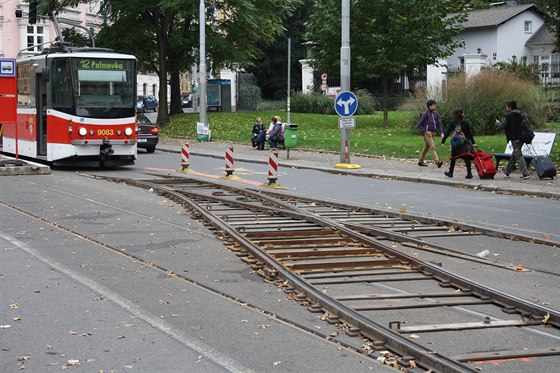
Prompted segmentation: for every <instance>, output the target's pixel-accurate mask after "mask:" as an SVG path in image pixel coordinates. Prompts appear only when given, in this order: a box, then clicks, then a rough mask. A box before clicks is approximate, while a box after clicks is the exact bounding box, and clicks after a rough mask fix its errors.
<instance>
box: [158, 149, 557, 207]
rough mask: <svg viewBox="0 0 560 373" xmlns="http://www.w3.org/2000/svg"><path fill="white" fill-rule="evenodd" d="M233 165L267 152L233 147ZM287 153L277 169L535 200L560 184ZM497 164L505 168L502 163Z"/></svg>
mask: <svg viewBox="0 0 560 373" xmlns="http://www.w3.org/2000/svg"><path fill="white" fill-rule="evenodd" d="M183 142H185V141H183V140H181V139H164V138H160V142H159V144H158V146H157V147H158V149H159V150H162V151H169V152H177V153H180V152H181V144H182V143H183ZM188 142H189V149H190V154H191V155H197V156H208V157H213V158H222V159H223V158H224V157H225V148H226V146H227V145H228V144H227V143H222V142H216V141H210V142H198V141H196V140H188ZM233 147H234V156H235V161H236V162H240V161H242V162H252V163H264V164H267V163H268V150H261V151H259V150H254V149H253V148H252V147H251V145H250V144H233ZM287 155H288V153H287V150H279V168H282V167H290V168H292V167H295V168H308V169H314V170H319V171H323V172H330V173H333V174H349V175H354V176H363V177H374V178H382V179H392V180H400V181H409V182H416V183H430V184H440V185H449V186H457V187H463V188H470V189H475V190H484V191H490V192H497V193H505V194H516V195H530V196H535V197H545V198H554V199H560V182H559V181H558V178H554V180H550V179H544V180H540V179H539V178H538V177H537V176H536V174H535V173H534V172H532V175H531V178H530V179H528V180H523V179H520V178H519V176H520V175H521V174H520V173H518V172H514V173H512V174H511V176H510V177H509V178H505V177H504V176H503V175H502V174H501V173H500V172H499V171H498V173H497V174H496V176H495V178H494V179H493V180H492V179H486V180H481V179H480V178H479V177H478V175H477V173H476V170H475V169H474V165H473V174H474V178H472V179H470V180H469V179H465V175H466V170H465V166H464V164H463V163H462V161H458V162H457V165H456V167H455V172H454V174H455V177H453V178H449V177H447V176H445V175H444V174H443V172H444V171H446V170H447V169H448V167H449V162H445V158H444V157H443V153H442V159H443V160H444V165H443V166H442V167H441V168H437V167H436V165H435V164H434V163H433V162H430V161H429V160H428V164H429V167H419V166H418V160H417V159H394V158H391V159H383V158H380V157H373V156H362V155H360V156H358V155H354V154H350V161H351V164H357V165H360V166H361V168H358V169H345V168H335V167H334V166H335V164H337V163H340V154H339V153H333V152H320V151H308V150H300V149H292V150H290V152H289V159H287ZM501 165H504V166H505V163H504V162H502V164H501Z"/></svg>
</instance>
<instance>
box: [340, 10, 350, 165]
mask: <svg viewBox="0 0 560 373" xmlns="http://www.w3.org/2000/svg"><path fill="white" fill-rule="evenodd" d="M340 91H341V92H346V91H350V0H342V45H341V47H340ZM347 146H348V148H349V147H350V129H349V128H341V129H340V163H350V150H349V149H346V147H347Z"/></svg>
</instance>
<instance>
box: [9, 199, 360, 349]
mask: <svg viewBox="0 0 560 373" xmlns="http://www.w3.org/2000/svg"><path fill="white" fill-rule="evenodd" d="M73 196H74V197H78V198H83V197H80V196H75V195H73ZM0 205H1V206H4V207H5V208H8V209H11V210H13V211H16V212H18V213H19V214H22V215H24V216H26V217H28V218H31V219H35V220H37V221H41V222H42V223H44V224H46V225H48V226H50V227H51V228H53V229H56V230H59V231H62V232H64V233H66V234H69V235H71V236H74V237H76V238H78V239H80V240H83V241H86V242H88V243H90V244H93V245H94V246H96V247H99V248H100V249H102V250H107V251H109V252H111V253H113V254H115V255H118V256H122V257H125V258H128V259H130V260H132V261H134V262H137V263H139V264H140V265H141V267H140V268H150V269H152V270H154V271H157V272H160V273H161V274H162V275H164V276H165V277H166V278H173V279H176V280H178V281H180V282H183V283H187V284H189V285H192V286H195V287H197V288H199V289H202V290H204V291H206V292H208V293H211V294H213V295H215V296H218V297H221V298H224V299H227V300H228V301H229V302H231V303H233V304H236V305H238V306H240V307H243V308H246V309H249V310H252V311H253V312H255V313H257V314H258V315H265V316H266V317H268V318H270V319H271V320H275V321H277V322H280V323H282V324H284V325H288V326H290V327H292V328H295V329H297V330H300V331H302V332H304V333H308V334H311V335H314V336H316V337H318V338H321V339H323V340H325V341H328V342H329V343H333V344H335V345H336V346H337V348H344V349H347V350H349V351H352V352H355V353H358V354H360V355H362V356H363V358H367V354H366V352H367V348H368V346H367V344H362V341H358V342H356V341H353V340H344V339H341V338H337V335H336V334H337V333H334V334H333V333H328V332H327V333H325V332H322V331H321V330H319V329H317V328H316V327H312V326H310V325H306V324H305V323H300V322H298V321H297V320H294V319H291V318H288V317H284V316H282V315H281V314H279V313H277V312H275V311H273V310H269V309H266V308H263V307H262V306H259V305H256V304H252V303H251V302H250V301H248V300H246V299H243V298H240V297H239V296H238V295H232V294H229V293H228V292H227V291H225V290H223V289H221V288H219V287H217V286H212V285H211V284H210V283H207V282H204V281H201V280H198V279H196V278H195V277H192V276H188V275H185V274H183V273H179V272H178V271H176V270H173V269H171V268H170V267H168V266H165V265H160V264H158V263H157V262H155V261H153V260H146V259H144V258H142V257H141V256H139V255H135V254H132V253H130V252H127V251H125V250H123V249H122V248H119V247H117V246H114V245H112V244H109V243H107V242H104V241H102V240H100V239H98V238H96V237H93V236H92V235H88V234H84V233H80V232H79V231H78V230H75V229H72V228H70V227H68V226H65V225H63V224H60V223H58V222H56V221H55V220H53V219H50V218H45V217H41V216H39V215H38V214H36V213H32V212H30V211H26V210H25V209H23V208H20V207H17V206H15V205H12V204H9V203H7V202H5V201H0ZM123 212H125V211H123ZM126 213H131V212H130V211H126ZM0 233H1V232H0ZM0 238H5V239H7V237H2V235H1V234H0ZM30 253H31V254H32V255H35V256H40V257H41V260H42V261H43V262H45V263H47V264H49V265H50V266H52V267H53V268H56V269H58V270H60V268H62V266H61V265H59V264H58V263H56V262H55V261H53V260H52V259H50V258H46V257H45V256H42V255H39V254H35V253H33V252H30ZM66 273H67V274H68V271H67V272H66ZM73 277H75V278H77V279H79V280H80V281H81V282H82V283H84V284H85V285H87V286H89V287H91V288H92V289H93V290H95V291H96V292H100V293H101V294H102V296H105V295H106V292H107V290H105V292H104V291H103V290H100V289H101V288H103V287H102V286H100V285H98V284H97V283H96V282H95V281H94V280H90V279H87V277H86V276H81V275H77V274H76V275H74V276H73ZM92 284H94V285H92ZM280 287H283V286H280ZM109 292H110V291H109ZM109 298H110V299H112V300H114V301H116V302H117V303H118V304H120V305H121V306H122V307H123V308H127V309H132V308H134V311H132V313H133V314H135V315H136V316H137V317H139V318H141V319H144V320H146V321H147V322H149V323H150V324H151V325H153V326H154V327H156V328H158V329H160V330H161V331H163V332H164V333H166V334H167V335H170V336H173V337H174V338H176V339H178V340H179V342H181V343H185V342H184V340H185V339H188V338H186V337H183V336H182V335H183V333H182V332H180V331H177V330H173V328H172V327H171V326H170V325H167V324H165V323H164V322H162V321H160V320H157V317H153V316H151V315H145V314H143V312H142V311H140V310H138V309H137V308H138V307H137V306H135V305H132V304H131V302H128V301H126V300H125V299H124V298H123V297H121V296H118V295H113V296H109ZM292 300H294V301H297V302H300V303H302V301H301V300H298V299H295V298H294V299H292ZM154 320H155V321H154ZM171 330H173V331H171ZM185 344H187V345H192V343H191V342H186V343H185ZM195 345H196V343H195ZM195 347H196V346H195ZM364 348H365V349H364ZM205 349H207V347H205Z"/></svg>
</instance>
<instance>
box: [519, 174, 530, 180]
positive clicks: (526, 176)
mask: <svg viewBox="0 0 560 373" xmlns="http://www.w3.org/2000/svg"><path fill="white" fill-rule="evenodd" d="M521 178H522V179H523V180H527V179H530V178H531V175H521Z"/></svg>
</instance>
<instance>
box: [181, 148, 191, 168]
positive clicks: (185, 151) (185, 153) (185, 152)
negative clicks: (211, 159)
mask: <svg viewBox="0 0 560 373" xmlns="http://www.w3.org/2000/svg"><path fill="white" fill-rule="evenodd" d="M189 147H190V145H189V143H188V142H186V143H184V144H183V146H181V169H182V170H183V171H185V170H188V169H189V166H190V164H191V161H190V158H191V154H190V151H189Z"/></svg>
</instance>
